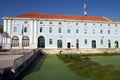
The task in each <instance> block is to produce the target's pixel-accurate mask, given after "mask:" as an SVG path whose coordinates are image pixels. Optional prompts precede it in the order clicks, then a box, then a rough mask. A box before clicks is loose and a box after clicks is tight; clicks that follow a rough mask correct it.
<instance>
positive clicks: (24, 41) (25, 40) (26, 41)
mask: <svg viewBox="0 0 120 80" xmlns="http://www.w3.org/2000/svg"><path fill="white" fill-rule="evenodd" d="M22 46H23V47H28V46H29V37H28V36H23V38H22Z"/></svg>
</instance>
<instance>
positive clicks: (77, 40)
mask: <svg viewBox="0 0 120 80" xmlns="http://www.w3.org/2000/svg"><path fill="white" fill-rule="evenodd" d="M76 48H79V39H76Z"/></svg>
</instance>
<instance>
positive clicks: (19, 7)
mask: <svg viewBox="0 0 120 80" xmlns="http://www.w3.org/2000/svg"><path fill="white" fill-rule="evenodd" d="M83 3H84V0H0V10H1V11H0V18H2V17H4V16H17V15H20V14H25V13H29V12H37V13H40V14H65V15H83ZM86 3H87V12H88V16H105V17H108V18H113V19H116V20H120V0H86ZM0 24H3V23H2V19H0Z"/></svg>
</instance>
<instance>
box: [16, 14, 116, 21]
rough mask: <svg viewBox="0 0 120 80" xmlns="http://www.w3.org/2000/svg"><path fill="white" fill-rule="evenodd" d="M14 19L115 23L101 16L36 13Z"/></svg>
mask: <svg viewBox="0 0 120 80" xmlns="http://www.w3.org/2000/svg"><path fill="white" fill-rule="evenodd" d="M15 17H16V18H50V19H70V20H90V21H110V22H117V20H113V19H110V18H106V17H101V16H80V15H65V14H61V15H60V14H38V13H36V12H31V13H27V14H22V15H18V16H15Z"/></svg>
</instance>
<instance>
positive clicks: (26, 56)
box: [13, 50, 38, 69]
mask: <svg viewBox="0 0 120 80" xmlns="http://www.w3.org/2000/svg"><path fill="white" fill-rule="evenodd" d="M37 51H38V50H32V51H29V52H27V53H25V52H24V53H23V56H21V57H19V58H17V59H15V60H14V66H13V69H16V68H18V67H19V66H21V65H22V64H23V63H25V62H26V61H27V60H28V59H29V58H30V57H32V56H33V55H34V53H36V52H37Z"/></svg>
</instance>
